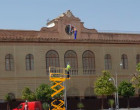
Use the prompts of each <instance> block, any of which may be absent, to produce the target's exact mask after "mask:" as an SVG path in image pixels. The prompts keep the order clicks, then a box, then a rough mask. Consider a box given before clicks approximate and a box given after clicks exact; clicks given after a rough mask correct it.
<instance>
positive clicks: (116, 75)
mask: <svg viewBox="0 0 140 110" xmlns="http://www.w3.org/2000/svg"><path fill="white" fill-rule="evenodd" d="M122 65H123V64H122V62H121V63H120V67H121V66H122ZM111 80H113V82H114V85H115V87H116V88H118V74H117V73H116V74H115V79H114V78H113V77H111V78H109V81H111ZM115 106H116V110H119V95H118V90H117V91H116V92H115Z"/></svg>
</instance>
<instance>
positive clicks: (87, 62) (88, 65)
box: [82, 50, 95, 74]
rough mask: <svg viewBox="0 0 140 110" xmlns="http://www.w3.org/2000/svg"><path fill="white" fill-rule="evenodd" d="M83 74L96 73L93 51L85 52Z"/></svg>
mask: <svg viewBox="0 0 140 110" xmlns="http://www.w3.org/2000/svg"><path fill="white" fill-rule="evenodd" d="M82 59H83V74H93V73H95V55H94V53H93V52H91V51H89V50H87V51H85V52H84V53H83V56H82Z"/></svg>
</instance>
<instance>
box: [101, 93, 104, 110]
mask: <svg viewBox="0 0 140 110" xmlns="http://www.w3.org/2000/svg"><path fill="white" fill-rule="evenodd" d="M103 109H104V95H102V106H101V110H103Z"/></svg>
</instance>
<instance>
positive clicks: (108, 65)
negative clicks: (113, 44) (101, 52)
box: [104, 54, 112, 70]
mask: <svg viewBox="0 0 140 110" xmlns="http://www.w3.org/2000/svg"><path fill="white" fill-rule="evenodd" d="M104 61H105V70H109V69H112V62H111V55H110V54H106V55H105V57H104Z"/></svg>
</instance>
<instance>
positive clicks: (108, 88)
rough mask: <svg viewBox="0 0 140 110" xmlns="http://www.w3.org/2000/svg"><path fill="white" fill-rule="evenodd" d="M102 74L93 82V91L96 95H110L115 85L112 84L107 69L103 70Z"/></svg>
mask: <svg viewBox="0 0 140 110" xmlns="http://www.w3.org/2000/svg"><path fill="white" fill-rule="evenodd" d="M102 73H103V75H102V76H100V77H98V78H97V80H96V81H95V83H94V92H95V94H96V95H99V96H100V95H111V94H113V93H114V92H115V91H116V87H115V85H114V84H113V82H112V81H110V80H109V79H111V75H110V73H109V72H108V71H103V72H102Z"/></svg>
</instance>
